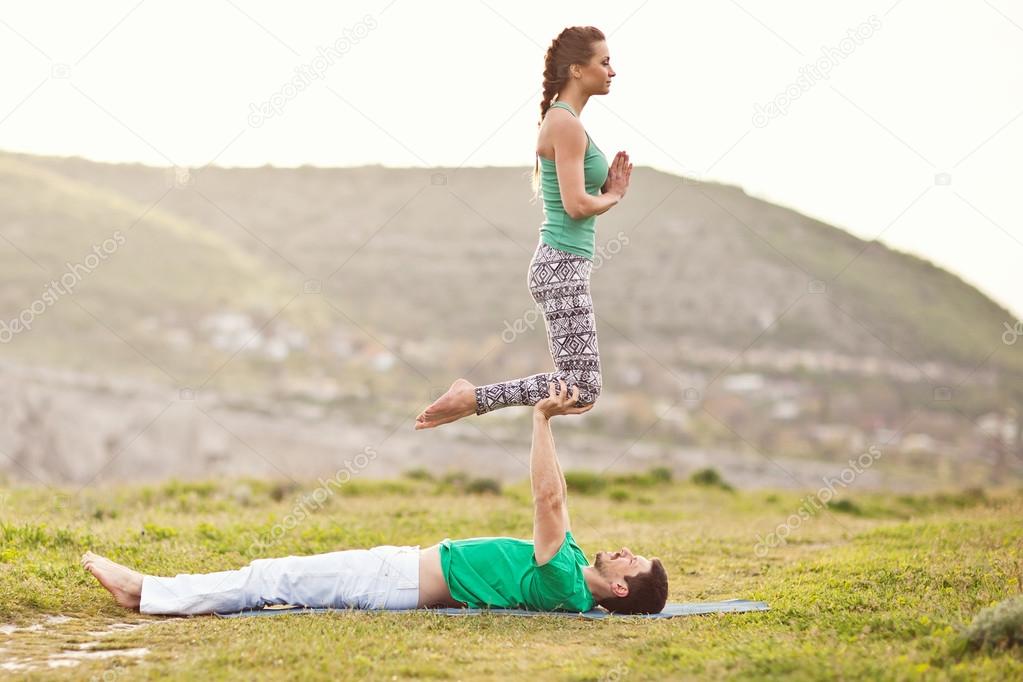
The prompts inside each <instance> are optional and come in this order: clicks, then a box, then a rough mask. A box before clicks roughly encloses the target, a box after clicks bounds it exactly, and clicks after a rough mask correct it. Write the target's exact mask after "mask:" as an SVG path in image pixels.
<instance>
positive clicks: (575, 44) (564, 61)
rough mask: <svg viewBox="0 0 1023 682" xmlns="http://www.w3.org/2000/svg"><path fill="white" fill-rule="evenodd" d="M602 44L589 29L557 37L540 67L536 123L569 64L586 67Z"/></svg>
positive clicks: (537, 168) (535, 183)
mask: <svg viewBox="0 0 1023 682" xmlns="http://www.w3.org/2000/svg"><path fill="white" fill-rule="evenodd" d="M602 40H605V38H604V34H603V32H601V30H600V29H598V28H596V27H593V26H570V27H568V28H566V29H565V30H563V31H562V32H561V33H559V34H558V37H557V38H555V39H554V40H553V41H552V42H551V46H550V47H548V48H547V55H546V56H545V57H544V65H543V99H542V100H540V121H539V122H538V123H537V127H540V126H541V125H543V119H544V117H545V116H546V115H547V110H548V109H550V108H551V103H552V102H553V101H554V99H555V98H556V97H557V96H558V94H559V93H560V92H561V90H562V88H564V87H565V84H566V83H567V82H568V68H569V67H570V66H571V65H572V64H587V63H589V61H590V60H591V59H593V54H594V50H593V44H594V43H597V42H600V41H602ZM532 187H533V199H534V200H535V199H536V196H537V192H538V191H539V187H540V156H539V154H537V158H536V163H535V165H534V166H533V183H532Z"/></svg>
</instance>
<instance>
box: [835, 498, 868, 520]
mask: <svg viewBox="0 0 1023 682" xmlns="http://www.w3.org/2000/svg"><path fill="white" fill-rule="evenodd" d="M828 509H833V510H834V511H839V512H844V513H846V514H853V515H855V516H863V510H862V509H860V507H859V505H857V504H856V503H855V502H853V501H852V500H845V499H842V500H835V501H834V502H829V503H828Z"/></svg>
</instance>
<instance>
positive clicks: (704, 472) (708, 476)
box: [689, 467, 735, 491]
mask: <svg viewBox="0 0 1023 682" xmlns="http://www.w3.org/2000/svg"><path fill="white" fill-rule="evenodd" d="M689 482H690V483H693V484H694V485H702V486H705V487H708V488H721V489H722V490H729V491H730V490H735V489H734V488H733V487H732V486H731V485H730V484H729V483H728V482H727V481H725V479H723V478H722V477H721V474H719V473H718V470H717V469H714V468H712V467H708V468H706V469H700V470H699V471H696V472H694V473H693V475H692V476H690V477H689Z"/></svg>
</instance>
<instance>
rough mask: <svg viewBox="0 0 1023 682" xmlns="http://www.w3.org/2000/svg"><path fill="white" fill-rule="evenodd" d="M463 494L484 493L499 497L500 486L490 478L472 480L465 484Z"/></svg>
mask: <svg viewBox="0 0 1023 682" xmlns="http://www.w3.org/2000/svg"><path fill="white" fill-rule="evenodd" d="M465 492H467V493H471V494H473V495H482V494H485V493H490V494H493V495H500V494H501V484H500V482H498V481H496V480H494V479H492V478H474V479H472V480H471V481H469V482H468V483H466V485H465Z"/></svg>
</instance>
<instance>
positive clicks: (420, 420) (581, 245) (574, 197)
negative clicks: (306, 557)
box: [415, 26, 632, 429]
mask: <svg viewBox="0 0 1023 682" xmlns="http://www.w3.org/2000/svg"><path fill="white" fill-rule="evenodd" d="M543 76H544V81H543V86H544V88H543V101H541V103H540V131H539V135H538V138H537V152H536V155H537V166H536V167H534V170H533V189H534V190H536V189H537V187H538V184H539V186H542V188H543V207H544V216H545V220H544V222H543V225H542V226H541V227H540V241H539V244H537V247H536V252H535V253H534V254H533V259H532V261H531V262H530V264H529V272H528V279H527V284H528V286H529V291H530V293H531V294H532V296H533V300H534V301H536V302H537V303H538V304H539V305H540V307H541V308H542V309H543V313H544V321H545V323H546V326H547V342H548V346H549V348H550V352H551V357H552V358H553V360H554V367H555V371H553V372H543V373H541V374H534V375H532V376H528V377H523V378H520V379H510V380H508V381H502V382H500V383H496V384H487V385H485V386H473V385H472V384H471V383H469V382H468V381H466V380H465V379H458V380H457V381H455V383H453V384H451V388H449V389H448V391H447V393H445V394H444V395H442V396H441V397H440V398H438V399H437V400H436V401H435V402H434V403H433V404H432V405H430V406H429V407H427V408H426V409H425V410H423V412H422V413H420V415H419V416H418V417H416V425H415V428H416V429H428V428H432V427H434V426H440V425H441V424H446V423H448V422H452V421H455V420H456V419H461V418H462V417H467V416H469V415H471V414H474V413H475V414H483V413H485V412H490V411H491V410H496V409H499V408H502V407H508V406H509V405H535V404H536V403H537V402H539V401H540V400H543V399H544V398H545V397H547V385H548V383H549V382H553V383H555V385H557V383H558V380H559V379H564V381H565V383H566V384H567V385H568V386H569V387H570V388H571V387H572V386H578V387H579V401H578V405H579V406H583V405H589V404H592V403H593V402H595V401H596V399H597V396H598V395H599V394H600V386H601V379H600V357H599V355H598V352H597V327H596V320H595V317H594V314H593V302H592V300H591V299H590V271H591V270H592V267H593V254H594V247H595V243H596V233H595V223H596V216H598V215H600V214H601V213H604V212H606V211H607V210H608V209H610V208H612V207H613V206H616V205H617V204H618V202H620V201H621V200H622V199H623V198H624V197H625V192H626V190H628V188H629V179H630V177H631V175H632V164H631V163H630V162H629V155H628V154H627V153H626V152H624V151H620V152H618V153H617V154H615V158H614V161H612V162H611V164H610V166H609V165H608V163H607V158H606V157H605V156H604V154H603V153H602V152H601V151H600V149H599V148H598V147H597V145H596V144H594V142H593V140H592V139H590V136H589V133H587V132H586V130H585V129H584V128H583V125H582V123H581V122H580V121H579V116H580V115H581V114H582V110H583V108H584V107H585V106H586V102H587V101H589V98H590V96H591V95H606V94H607V93H608V92H609V91H610V88H611V79H612V78H613V77H614V76H615V72H614V69H612V68H611V59H610V57H609V55H608V50H607V43H606V42H605V39H604V34H603V33H602V32H601V31H599V30H598V29H596V28H594V27H592V26H573V27H570V28H566V29H565V30H564V31H562V32H561V34H560V35H559V36H558V37H557V38H555V39H554V42H553V43H551V46H550V48H549V49H548V50H547V57H546V62H545V66H544V74H543ZM555 96H556V97H557V101H555V102H553V104H552V100H553V99H554V97H555ZM538 177H539V179H540V182H539V183H538V182H537V178H538Z"/></svg>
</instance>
